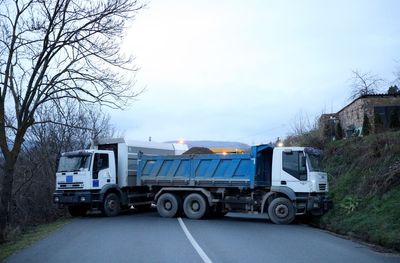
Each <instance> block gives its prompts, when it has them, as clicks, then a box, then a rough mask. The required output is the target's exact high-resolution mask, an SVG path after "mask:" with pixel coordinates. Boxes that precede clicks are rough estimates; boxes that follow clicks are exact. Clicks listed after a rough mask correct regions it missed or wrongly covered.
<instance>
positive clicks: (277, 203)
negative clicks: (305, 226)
mask: <svg viewBox="0 0 400 263" xmlns="http://www.w3.org/2000/svg"><path fill="white" fill-rule="evenodd" d="M268 215H269V218H270V219H271V221H272V222H274V223H275V224H290V223H291V222H292V221H293V220H294V218H295V216H296V214H295V209H294V206H293V203H292V202H291V201H290V200H289V199H287V198H284V197H278V198H275V199H274V200H272V201H271V203H270V204H269V206H268Z"/></svg>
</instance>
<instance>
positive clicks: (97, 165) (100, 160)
mask: <svg viewBox="0 0 400 263" xmlns="http://www.w3.org/2000/svg"><path fill="white" fill-rule="evenodd" d="M108 167H109V164H108V154H106V153H96V154H95V155H94V163H93V179H97V178H98V173H99V171H100V170H103V169H106V168H108Z"/></svg>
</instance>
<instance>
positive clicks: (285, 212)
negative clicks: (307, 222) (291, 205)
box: [275, 204, 289, 218]
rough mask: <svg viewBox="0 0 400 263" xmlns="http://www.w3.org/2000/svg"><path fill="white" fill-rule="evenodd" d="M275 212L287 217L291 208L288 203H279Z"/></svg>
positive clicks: (279, 215)
mask: <svg viewBox="0 0 400 263" xmlns="http://www.w3.org/2000/svg"><path fill="white" fill-rule="evenodd" d="M275 214H276V215H277V216H278V217H281V218H283V217H286V216H287V215H288V214H289V209H288V207H287V206H286V205H282V204H280V205H277V206H276V208H275Z"/></svg>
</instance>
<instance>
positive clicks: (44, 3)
mask: <svg viewBox="0 0 400 263" xmlns="http://www.w3.org/2000/svg"><path fill="white" fill-rule="evenodd" d="M0 6H1V8H0V149H1V152H2V155H3V158H4V162H3V165H2V166H3V167H2V168H3V176H1V177H0V180H1V181H0V185H1V187H0V189H1V195H0V199H1V204H0V231H1V230H4V229H5V227H6V226H7V225H8V224H9V223H10V204H11V198H12V190H11V189H12V185H13V179H14V171H15V165H16V162H17V159H18V156H19V153H20V151H21V147H22V145H23V141H24V137H25V135H26V133H27V131H28V130H29V129H30V128H31V127H32V126H33V125H35V124H40V123H43V122H52V121H53V120H51V119H40V116H38V111H39V110H40V108H42V107H52V109H53V111H60V112H62V102H63V100H65V99H71V100H75V101H77V102H79V103H98V104H101V105H106V106H109V107H113V108H122V107H124V106H125V105H126V103H127V102H128V100H129V99H131V98H132V97H135V96H137V95H138V94H139V93H140V91H139V92H137V91H135V90H133V89H132V85H133V82H132V81H133V79H132V78H129V77H126V75H129V76H133V75H134V71H135V68H133V67H132V66H131V62H132V58H131V57H125V56H122V55H121V53H120V44H121V41H122V37H123V35H124V32H125V28H126V26H125V25H126V21H128V20H131V19H133V18H134V16H135V14H136V12H137V11H138V10H140V9H141V8H142V7H143V6H142V5H140V4H139V3H138V2H137V1H136V0H93V1H85V0H53V1H49V0H0ZM126 73H128V74H126ZM2 233H3V232H2ZM1 238H2V236H0V239H1Z"/></svg>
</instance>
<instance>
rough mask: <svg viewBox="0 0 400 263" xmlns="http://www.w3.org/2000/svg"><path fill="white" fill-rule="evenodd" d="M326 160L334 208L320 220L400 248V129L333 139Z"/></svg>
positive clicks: (324, 224)
mask: <svg viewBox="0 0 400 263" xmlns="http://www.w3.org/2000/svg"><path fill="white" fill-rule="evenodd" d="M324 161H325V164H326V169H327V172H328V173H329V176H330V185H331V189H330V193H331V196H332V199H333V202H334V209H333V210H331V211H330V212H328V213H327V214H326V215H324V216H323V217H322V218H320V220H319V221H318V222H317V224H319V226H320V227H322V228H326V229H328V230H331V231H334V232H337V233H340V234H346V235H350V236H355V237H357V238H360V239H363V240H366V241H369V242H372V243H375V244H379V245H382V246H385V247H388V248H393V249H396V250H400V132H388V133H381V134H377V135H376V134H374V135H370V136H367V137H363V138H362V137H357V138H352V139H347V140H341V141H335V142H332V143H329V144H328V145H326V147H325V158H324Z"/></svg>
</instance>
